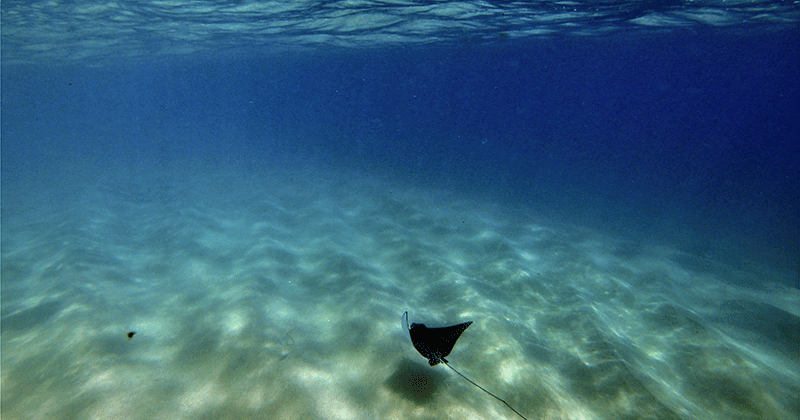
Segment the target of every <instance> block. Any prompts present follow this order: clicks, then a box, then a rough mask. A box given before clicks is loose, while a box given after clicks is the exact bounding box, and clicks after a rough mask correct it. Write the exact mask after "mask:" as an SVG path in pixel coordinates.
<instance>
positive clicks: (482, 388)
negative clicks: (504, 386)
mask: <svg viewBox="0 0 800 420" xmlns="http://www.w3.org/2000/svg"><path fill="white" fill-rule="evenodd" d="M444 364H446V365H447V367H449V368H450V369H453V372H455V373H457V374H458V376H461V377H462V378H464V379H466V380H467V381H469V383H471V384H472V385H475V386H477V387H478V388H480V389H481V391H483V392H485V393H487V394H489V395H491V396H493V397H494V398H495V399H497V401H500V402H501V403H503V404H505V405H506V407H508V408H510V409H511V411H513V412H515V413H517V415H518V416H520V417H522V418H523V419H525V420H528V418H527V417H525V416H523V415H522V414H520V413H519V411H517V410H516V409H514V407H512V406H511V404H509V403H507V402H506V400H504V399H502V398H500V397H498V396H497V395H494V394H492V393H491V392H489V391H487V390H486V388H484V387H482V386H480V385H478V384H476V383H475V382H473V381H472V379H470V378H467V377H466V376H464V374H463V373H461V372H459V371H457V370H456V368H454V367H452V366H450V363H447V362H444Z"/></svg>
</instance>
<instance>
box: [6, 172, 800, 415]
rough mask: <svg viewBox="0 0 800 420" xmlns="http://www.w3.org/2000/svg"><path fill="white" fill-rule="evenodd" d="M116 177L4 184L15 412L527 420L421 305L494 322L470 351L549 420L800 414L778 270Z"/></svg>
mask: <svg viewBox="0 0 800 420" xmlns="http://www.w3.org/2000/svg"><path fill="white" fill-rule="evenodd" d="M183 169H185V170H183ZM210 171H211V172H210ZM213 171H216V172H213ZM210 173H211V174H213V175H209V174H210ZM357 175H358V176H357ZM112 178H114V181H113V182H112V181H110V180H108V179H109V177H102V178H97V179H105V181H97V182H95V183H92V184H89V185H82V186H80V188H76V189H75V191H74V192H71V193H63V194H62V195H55V194H54V195H53V197H55V196H58V197H59V199H57V200H56V199H55V198H54V199H52V200H48V199H47V197H48V195H47V194H46V192H41V191H40V192H39V193H38V194H39V201H36V202H35V203H34V201H31V202H23V201H24V200H17V199H16V198H14V197H11V198H8V197H4V198H3V206H4V208H3V226H2V227H3V231H2V383H1V384H0V385H1V386H2V417H3V419H5V420H12V419H56V418H62V419H67V418H68V419H254V418H263V419H304V420H308V419H348V420H359V419H364V420H371V419H398V420H402V419H515V418H519V417H518V416H517V415H516V414H514V413H513V412H512V411H511V410H509V409H508V408H507V407H505V406H504V405H503V404H502V403H500V402H499V401H497V400H495V399H493V398H492V397H490V396H488V395H486V394H485V393H483V392H482V391H480V390H479V389H477V388H475V387H474V386H472V385H471V384H469V383H468V382H467V381H464V380H463V379H462V378H460V377H458V376H457V375H455V374H454V373H453V372H452V371H450V370H449V369H447V368H446V367H444V366H442V365H439V366H436V367H430V366H428V364H427V361H426V360H425V359H424V358H423V357H422V356H420V355H419V354H418V353H417V352H416V351H415V350H414V348H413V347H412V345H411V342H410V340H409V337H408V334H407V332H405V331H404V329H403V327H402V324H401V315H402V314H403V312H404V311H409V318H410V321H411V322H418V323H425V324H426V325H428V326H431V327H433V326H444V325H450V324H455V323H460V322H465V321H470V320H471V321H473V322H474V323H473V324H472V325H471V326H470V328H469V329H467V330H466V331H465V332H464V334H463V335H462V336H461V338H460V339H459V341H458V343H457V344H456V346H455V349H454V350H453V352H452V353H451V354H450V356H449V357H448V360H449V361H450V363H451V365H452V366H453V367H455V368H456V369H458V370H459V371H461V372H462V373H464V374H465V375H466V376H468V377H470V378H471V379H472V380H474V381H475V382H476V383H478V384H480V385H481V386H483V387H485V388H486V389H488V390H490V391H491V392H493V393H495V394H497V395H498V396H499V397H501V398H503V399H505V400H506V401H507V402H508V403H509V404H511V405H512V406H513V407H514V408H516V409H517V410H518V411H519V412H520V413H522V414H523V415H524V416H525V417H526V418H527V419H530V420H532V419H640V418H641V419H673V418H674V419H721V418H726V419H790V418H798V416H800V397H799V395H800V385H798V383H800V368H798V324H799V322H798V315H800V314H799V313H798V311H799V310H798V306H800V295H799V294H798V290H796V289H793V288H787V287H785V286H780V284H785V283H783V282H781V281H780V280H781V279H780V278H778V277H779V274H775V273H773V272H770V271H768V270H766V269H760V268H758V266H757V265H754V266H753V268H752V270H744V269H742V268H740V267H738V268H734V267H731V266H728V265H726V264H723V263H720V262H718V261H715V260H714V259H713V258H707V257H703V256H695V255H690V254H686V253H683V252H680V251H677V250H675V249H671V248H670V247H668V246H664V245H659V244H654V243H650V242H648V241H647V240H646V239H642V240H641V241H632V240H630V239H628V240H621V239H615V238H613V237H609V236H607V235H602V234H600V233H598V232H595V231H592V230H589V229H584V228H581V227H577V226H567V225H563V224H558V223H555V222H552V221H547V220H544V219H537V217H536V215H535V214H524V213H525V212H523V211H521V210H520V209H515V210H514V211H509V210H508V209H504V208H502V207H500V206H499V205H495V204H492V203H486V202H478V201H475V200H472V199H470V198H469V197H459V196H457V195H455V194H452V193H448V192H445V191H436V190H426V189H420V188H415V187H413V186H410V185H403V184H399V183H392V182H389V181H386V180H378V179H374V178H370V177H366V176H363V174H353V173H347V174H344V173H337V172H333V171H326V172H324V173H320V172H319V171H308V170H305V171H304V170H295V171H273V172H269V173H268V172H267V171H263V172H260V173H258V174H252V173H249V172H248V173H245V171H241V172H240V171H238V170H237V169H236V168H226V169H220V168H212V169H208V168H206V169H205V170H203V171H200V170H196V169H195V170H192V169H189V167H187V168H178V169H177V170H176V169H175V168H172V169H171V170H169V171H165V172H163V173H158V171H155V172H154V173H152V174H149V175H147V176H142V175H138V176H135V177H131V176H126V175H125V174H118V176H117V177H112ZM15 200H17V201H15ZM753 284H757V285H759V287H750V286H749V285H753ZM130 331H135V332H136V334H135V335H134V336H133V337H132V339H131V340H127V338H126V333H128V332H130Z"/></svg>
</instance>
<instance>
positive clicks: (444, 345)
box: [409, 321, 472, 366]
mask: <svg viewBox="0 0 800 420" xmlns="http://www.w3.org/2000/svg"><path fill="white" fill-rule="evenodd" d="M470 324H472V321H469V322H464V323H462V324H458V325H451V326H449V327H441V328H428V327H426V326H425V324H411V328H410V329H409V334H410V335H411V343H412V344H414V348H416V349H417V351H418V352H419V353H420V354H421V355H423V356H424V357H425V358H427V359H428V364H430V365H431V366H435V365H436V364H438V363H439V362H445V363H447V359H445V357H446V356H447V355H449V354H450V352H451V351H452V350H453V346H455V344H456V340H458V337H460V336H461V333H462V332H464V330H466V329H467V327H469V326H470Z"/></svg>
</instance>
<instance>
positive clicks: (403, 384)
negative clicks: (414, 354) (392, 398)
mask: <svg viewBox="0 0 800 420" xmlns="http://www.w3.org/2000/svg"><path fill="white" fill-rule="evenodd" d="M446 377H447V375H445V374H444V373H442V372H439V371H438V370H437V369H432V368H431V367H430V366H428V364H427V363H425V364H422V363H416V362H413V361H411V359H408V358H403V359H402V360H400V362H399V363H398V364H397V368H396V369H395V371H394V373H393V374H392V376H390V377H389V378H388V379H387V380H386V382H385V384H386V386H387V387H388V388H389V389H390V390H392V392H394V393H396V394H399V395H400V396H402V397H403V398H405V399H407V400H409V401H412V402H414V403H416V404H426V403H428V402H430V401H431V400H432V399H433V395H434V394H435V393H436V391H437V390H438V389H439V387H441V386H442V384H443V383H444V380H445V378H446Z"/></svg>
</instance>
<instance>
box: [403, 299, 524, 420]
mask: <svg viewBox="0 0 800 420" xmlns="http://www.w3.org/2000/svg"><path fill="white" fill-rule="evenodd" d="M403 318H404V319H405V321H406V329H408V335H409V336H411V344H413V345H414V348H415V349H417V351H418V352H419V354H421V355H422V356H423V357H425V358H426V359H428V364H429V365H431V366H436V365H438V364H439V363H444V364H445V365H447V367H449V368H450V369H452V370H453V372H455V373H457V374H458V375H459V376H461V377H462V378H464V379H466V380H467V381H469V383H471V384H472V385H475V386H476V387H478V388H480V389H481V391H483V392H485V393H487V394H489V395H491V396H492V397H494V398H495V399H497V400H498V401H500V402H501V403H503V404H505V405H506V407H508V408H510V409H511V411H513V412H515V413H516V414H517V415H518V416H520V417H522V418H523V419H525V420H528V419H527V418H526V417H525V416H523V415H522V414H520V413H519V411H517V410H516V409H514V407H512V406H511V405H510V404H509V403H507V402H506V401H505V400H504V399H502V398H500V397H498V396H497V395H494V394H492V393H491V392H489V391H487V390H486V388H484V387H482V386H480V385H478V384H476V383H475V382H473V381H472V379H470V378H467V377H466V376H464V374H462V373H461V372H459V371H457V370H456V369H455V368H454V367H452V366H450V362H448V361H447V359H445V356H448V355H449V354H450V352H451V351H453V346H455V345H456V340H458V337H461V333H463V332H464V330H466V329H467V327H469V326H470V325H471V324H472V321H468V322H464V323H461V324H456V325H451V326H449V327H439V328H429V327H426V326H425V324H417V323H412V324H411V326H410V327H409V326H408V311H406V312H404V313H403Z"/></svg>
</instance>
